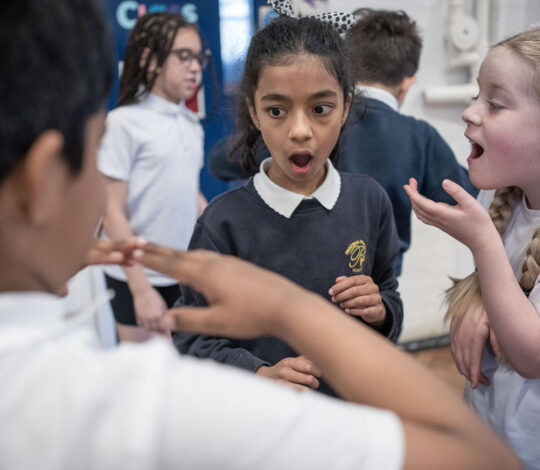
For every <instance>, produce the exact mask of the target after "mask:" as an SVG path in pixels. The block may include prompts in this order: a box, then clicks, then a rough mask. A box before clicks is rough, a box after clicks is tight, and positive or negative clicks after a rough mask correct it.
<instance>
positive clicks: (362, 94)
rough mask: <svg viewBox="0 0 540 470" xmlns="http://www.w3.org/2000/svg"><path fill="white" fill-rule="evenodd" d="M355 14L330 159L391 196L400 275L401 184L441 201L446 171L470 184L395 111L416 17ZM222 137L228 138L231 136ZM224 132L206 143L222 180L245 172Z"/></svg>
mask: <svg viewBox="0 0 540 470" xmlns="http://www.w3.org/2000/svg"><path fill="white" fill-rule="evenodd" d="M354 14H355V16H356V18H357V21H356V23H355V24H354V26H352V28H351V29H350V30H349V31H348V32H347V34H346V36H345V43H346V46H347V54H348V56H349V60H350V64H351V75H352V79H353V82H354V84H355V85H356V94H355V97H354V99H353V102H352V105H351V109H350V112H349V119H348V120H347V124H346V125H345V128H344V131H343V143H342V146H341V151H340V153H339V159H338V163H337V165H338V169H340V170H342V171H346V172H350V173H365V174H367V175H369V176H371V177H372V178H374V179H375V180H377V181H378V182H379V183H380V184H381V185H382V187H383V188H384V189H385V190H386V192H387V194H388V196H389V197H390V200H391V201H392V206H393V210H394V218H395V221H396V225H397V230H398V235H399V240H400V253H399V256H398V258H397V261H396V275H397V276H399V275H400V274H401V267H402V259H403V253H404V252H405V251H407V249H408V248H409V246H410V244H411V204H410V202H409V199H408V198H407V197H406V195H405V193H404V192H403V189H402V188H403V185H404V184H406V183H407V181H408V178H409V177H410V176H413V177H414V178H415V179H416V180H417V181H418V189H419V192H420V193H421V194H423V195H425V196H426V197H429V198H430V199H434V200H436V201H442V202H447V203H450V202H451V200H450V198H449V196H448V194H446V193H445V192H444V191H443V190H442V189H441V182H442V180H443V179H445V178H449V179H452V180H453V181H456V182H457V183H458V184H460V185H461V186H462V187H463V188H465V189H466V190H467V191H468V192H469V193H471V194H472V195H476V194H477V189H476V188H474V186H473V185H472V184H471V182H470V180H469V177H468V173H467V170H466V169H465V168H463V167H462V166H461V165H460V164H459V163H458V162H457V160H456V158H455V156H454V154H453V152H452V150H451V149H450V147H449V146H448V144H447V143H446V142H445V141H444V139H443V138H442V137H441V135H440V134H439V133H438V132H437V130H436V129H435V128H434V127H433V126H431V125H430V124H428V123H427V122H425V121H422V120H419V119H415V118H413V117H410V116H405V115H403V114H401V113H400V112H399V108H400V106H401V104H402V103H403V100H404V99H405V96H406V94H407V92H408V90H409V88H410V86H411V85H412V84H413V83H414V82H415V81H416V72H417V70H418V62H419V59H420V53H421V50H422V39H421V38H420V35H419V33H418V29H417V26H416V23H415V22H414V21H413V20H411V18H409V16H407V14H405V13H404V12H403V11H386V10H372V9H369V8H362V9H359V10H356V11H355V12H354ZM228 139H232V141H234V137H232V138H228ZM228 139H227V140H225V139H224V140H223V141H221V142H219V143H218V144H219V145H218V144H216V146H215V147H214V148H213V149H212V150H211V152H210V155H209V165H210V170H211V172H212V173H213V174H214V175H215V176H217V177H218V178H221V179H224V180H231V179H236V178H245V177H246V175H245V173H243V171H242V169H241V167H240V165H238V164H237V163H236V162H233V161H230V160H228V159H227V155H228V153H227V152H228V150H229V147H230V146H231V145H230V142H231V140H228ZM268 155H269V153H268V149H267V148H266V147H265V145H264V143H262V142H257V144H256V151H255V158H256V160H257V161H258V162H259V161H262V160H263V159H264V158H266V157H267V156H268Z"/></svg>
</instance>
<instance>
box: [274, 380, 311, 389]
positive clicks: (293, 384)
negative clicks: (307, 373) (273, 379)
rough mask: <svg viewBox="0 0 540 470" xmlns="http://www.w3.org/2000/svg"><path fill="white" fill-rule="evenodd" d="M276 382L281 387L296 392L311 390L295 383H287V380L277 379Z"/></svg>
mask: <svg viewBox="0 0 540 470" xmlns="http://www.w3.org/2000/svg"><path fill="white" fill-rule="evenodd" d="M277 382H279V383H281V384H283V385H286V386H287V387H291V388H293V389H294V390H296V391H298V392H305V391H306V390H311V389H310V388H309V387H306V386H305V385H298V384H297V383H294V382H289V381H288V380H282V379H277Z"/></svg>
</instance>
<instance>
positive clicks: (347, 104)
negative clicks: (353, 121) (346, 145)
mask: <svg viewBox="0 0 540 470" xmlns="http://www.w3.org/2000/svg"><path fill="white" fill-rule="evenodd" d="M352 99H353V95H352V93H349V96H347V101H345V104H344V106H343V116H342V117H341V127H343V125H344V124H345V121H346V120H347V116H348V115H349V110H350V109H351V103H352Z"/></svg>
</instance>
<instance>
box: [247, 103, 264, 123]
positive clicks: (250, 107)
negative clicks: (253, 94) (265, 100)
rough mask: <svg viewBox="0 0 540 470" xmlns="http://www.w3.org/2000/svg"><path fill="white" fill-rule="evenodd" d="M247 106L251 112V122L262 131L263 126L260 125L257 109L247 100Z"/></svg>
mask: <svg viewBox="0 0 540 470" xmlns="http://www.w3.org/2000/svg"><path fill="white" fill-rule="evenodd" d="M246 106H247V108H248V110H249V115H250V117H251V120H252V121H253V125H254V126H255V127H256V128H257V129H258V130H259V131H260V130H261V125H260V124H259V118H258V117H257V113H256V112H255V108H254V107H253V106H251V104H250V103H249V101H248V100H247V99H246Z"/></svg>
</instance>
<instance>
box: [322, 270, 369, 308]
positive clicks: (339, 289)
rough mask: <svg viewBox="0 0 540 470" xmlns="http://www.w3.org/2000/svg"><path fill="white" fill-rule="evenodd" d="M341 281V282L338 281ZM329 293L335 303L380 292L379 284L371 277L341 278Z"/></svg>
mask: <svg viewBox="0 0 540 470" xmlns="http://www.w3.org/2000/svg"><path fill="white" fill-rule="evenodd" d="M337 279H339V281H338V280H337ZM337 279H336V284H334V285H333V286H332V287H331V288H330V289H329V291H328V293H329V294H330V295H331V296H332V301H333V302H336V303H337V302H343V301H345V300H349V299H351V298H353V297H357V296H359V295H368V294H372V293H374V292H379V288H378V286H377V284H375V283H374V282H373V279H371V277H369V276H362V275H361V276H350V277H345V276H340V277H338V278H337Z"/></svg>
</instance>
